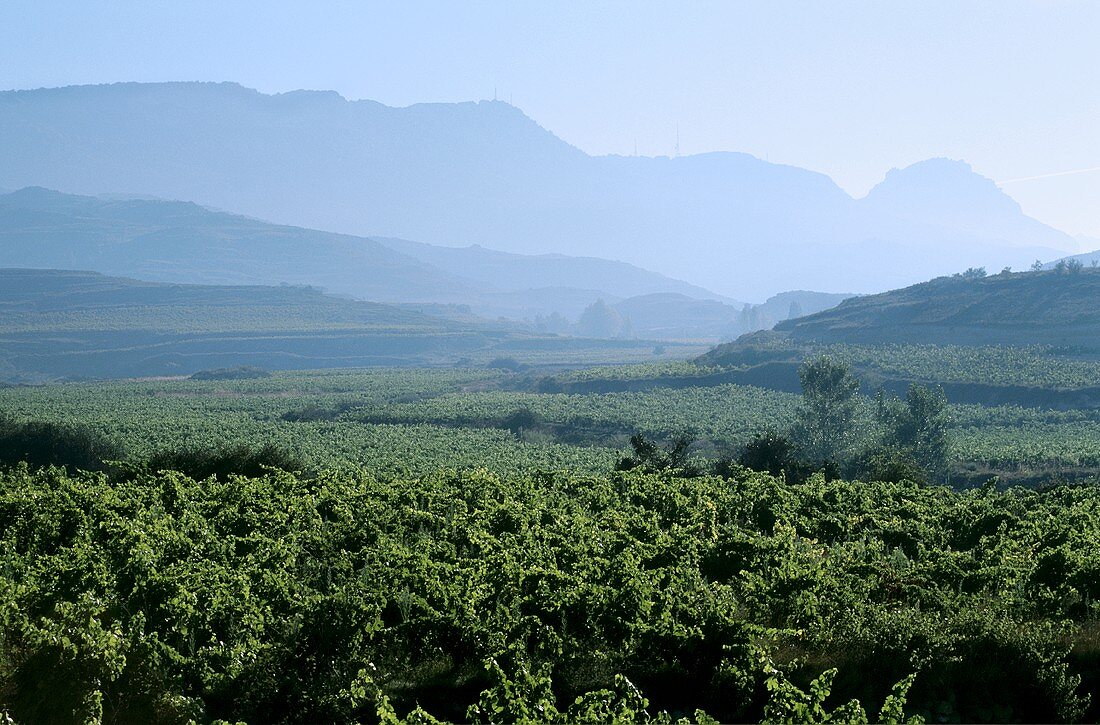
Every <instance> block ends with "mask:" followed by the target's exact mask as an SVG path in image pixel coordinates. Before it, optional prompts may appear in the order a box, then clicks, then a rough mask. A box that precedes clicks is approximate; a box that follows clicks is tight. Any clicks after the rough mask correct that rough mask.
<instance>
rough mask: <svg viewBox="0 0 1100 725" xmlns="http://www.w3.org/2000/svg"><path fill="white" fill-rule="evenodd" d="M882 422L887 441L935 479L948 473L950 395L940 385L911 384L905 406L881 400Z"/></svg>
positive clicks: (885, 442) (885, 440) (941, 477)
mask: <svg viewBox="0 0 1100 725" xmlns="http://www.w3.org/2000/svg"><path fill="white" fill-rule="evenodd" d="M878 419H879V423H880V424H881V425H882V426H884V427H885V429H886V432H885V435H884V438H883V444H884V445H885V446H887V447H888V448H890V449H893V450H895V451H898V452H900V453H901V454H902V455H905V456H908V457H910V458H911V459H912V460H913V461H914V462H915V463H916V464H917V466H918V467H919V468H920V469H921V470H923V471H924V472H925V473H926V474H927V475H928V476H930V477H931V478H933V479H935V480H942V479H943V477H944V475H945V474H946V472H947V456H948V450H949V442H948V423H949V420H948V413H947V396H946V395H944V393H943V390H942V389H940V388H929V387H927V386H924V385H911V386H910V387H909V392H908V394H907V395H906V396H905V403H904V405H900V404H894V403H891V402H886V401H882V400H880V403H879V410H878Z"/></svg>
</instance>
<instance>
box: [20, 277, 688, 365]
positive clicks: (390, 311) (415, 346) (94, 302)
mask: <svg viewBox="0 0 1100 725" xmlns="http://www.w3.org/2000/svg"><path fill="white" fill-rule="evenodd" d="M653 347H654V346H653V343H652V342H650V341H645V340H614V341H610V340H578V339H573V338H564V337H556V336H551V335H535V334H531V333H528V332H525V331H524V330H522V329H520V328H518V327H517V326H515V325H509V324H503V323H488V322H484V321H482V322H476V321H475V322H471V321H454V320H448V319H442V318H438V317H433V316H429V315H424V314H420V313H417V312H414V311H410V310H407V309H399V308H396V307H393V306H390V305H382V304H377V303H373V302H360V301H355V300H349V299H344V298H340V297H333V296H330V295H326V294H323V293H321V292H320V291H319V290H316V289H313V288H308V287H302V286H289V285H283V286H278V287H266V286H255V285H248V286H211V285H180V284H163V283H156V282H139V281H136V280H132V279H124V278H118V277H108V276H105V275H101V274H97V273H95V272H79V271H65V270H40V269H0V382H41V381H47V380H55V379H59V378H73V377H80V378H119V377H137V376H152V375H187V374H191V373H194V372H196V371H199V370H205V369H211V368H227V367H234V366H239V365H252V366H259V367H265V368H273V369H303V368H332V367H362V366H371V365H386V366H403V365H418V366H424V365H455V364H461V365H474V366H477V365H484V364H486V363H488V362H489V361H491V360H493V359H496V358H498V357H507V358H518V359H520V360H523V361H529V362H534V363H539V364H547V365H555V364H577V363H578V362H581V361H586V362H589V363H597V362H607V363H623V362H633V361H650V360H660V359H663V358H664V357H670V358H676V357H680V358H682V357H687V356H688V355H691V354H697V353H698V352H699V349H698V347H697V346H696V347H692V346H677V345H675V344H674V343H670V344H666V345H665V347H667V348H668V349H667V350H666V351H665V352H663V353H661V354H660V355H656V354H655V353H654V352H653Z"/></svg>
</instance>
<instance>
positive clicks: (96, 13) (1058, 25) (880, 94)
mask: <svg viewBox="0 0 1100 725" xmlns="http://www.w3.org/2000/svg"><path fill="white" fill-rule="evenodd" d="M120 80H139V81H156V80H233V81H238V82H240V83H242V84H244V85H246V86H250V87H254V88H258V89H260V90H263V91H268V92H274V91H285V90H292V89H297V88H314V89H334V90H337V91H339V92H340V93H341V94H343V95H344V96H346V97H348V98H371V99H375V100H378V101H382V102H383V103H387V104H390V105H407V104H410V103H416V102H421V101H460V100H471V99H478V98H486V97H491V96H492V94H493V89H494V87H495V88H496V89H497V93H498V96H499V97H500V98H502V99H504V100H509V99H512V100H513V102H514V103H515V105H517V106H519V107H520V108H522V109H523V110H524V111H525V112H526V113H527V114H528V115H530V116H531V117H532V118H534V119H535V120H537V121H538V122H539V123H541V124H542V125H544V126H545V127H547V128H548V129H550V130H552V131H553V132H554V133H556V134H557V135H559V136H561V137H562V138H563V139H565V140H566V141H569V142H570V143H573V144H575V145H577V146H579V147H580V148H582V149H584V150H585V151H587V152H589V153H593V154H604V153H622V154H627V153H631V152H632V151H633V149H634V144H635V140H636V142H637V148H638V151H639V153H641V154H646V155H660V154H670V153H672V151H673V148H674V144H675V138H676V129H677V126H679V130H680V148H681V153H698V152H702V151H712V150H734V151H746V152H748V153H752V154H755V155H757V156H760V157H762V158H768V159H770V160H771V161H778V162H783V163H790V164H795V165H798V166H804V167H807V168H810V169H814V170H817V171H822V172H824V173H827V174H829V175H830V176H832V177H833V178H834V179H835V180H836V181H837V182H838V183H839V184H840V185H841V186H843V187H844V188H845V189H847V190H848V191H849V192H851V193H853V194H855V195H862V194H863V193H865V192H866V190H867V189H868V188H869V187H870V186H871V185H872V184H874V183H875V182H877V181H878V180H880V179H881V178H882V176H883V174H884V173H885V172H886V171H887V170H888V169H889V168H890V167H892V166H904V165H907V164H910V163H912V162H914V161H918V160H920V159H924V158H928V157H931V156H949V157H952V158H962V159H965V160H967V161H969V162H971V163H972V164H973V165H974V167H975V169H976V170H978V171H979V172H981V173H983V174H985V175H987V176H990V177H992V178H994V179H997V180H999V181H1005V180H1012V179H1019V178H1025V177H1034V176H1041V175H1045V174H1052V173H1056V172H1063V171H1072V170H1078V169H1097V168H1098V167H1100V2H1096V1H1093V0H1076V1H1071V0H991V1H988V2H964V1H962V0H948V1H944V2H939V1H930V0H926V1H923V2H916V1H913V2H887V1H884V0H878V1H866V2H825V3H817V2H809V1H806V2H775V1H769V2H758V3H757V2H754V3H739V2H691V1H690V0H677V1H670V2H663V3H655V2H634V3H626V2H592V1H585V2H576V3H563V2H553V3H549V2H544V3H534V2H519V1H516V0H512V1H510V2H476V3H458V2H408V1H407V0H403V1H401V2H398V1H396V0H395V1H394V2H392V3H372V2H324V1H319V0H311V1H310V2H304V1H303V2H296V3H290V2H277V1H276V0H266V2H252V1H248V2H245V1H233V0H221V1H219V2H207V1H206V0H186V1H177V2H164V1H162V0H141V1H140V2H138V1H135V0H91V1H85V2H81V3H77V2H71V1H64V2H62V1H56V0H3V2H2V3H0V88H34V87H40V86H56V85H68V84H78V83H102V82H109V81H120ZM1005 189H1006V191H1009V192H1010V193H1011V194H1012V195H1013V196H1014V197H1016V198H1017V199H1018V200H1019V201H1020V202H1021V203H1022V204H1023V205H1024V208H1025V210H1026V211H1028V212H1029V213H1031V214H1032V215H1034V216H1036V217H1038V218H1040V219H1042V220H1043V221H1046V222H1048V223H1050V224H1053V225H1055V226H1058V227H1060V228H1062V229H1064V230H1066V231H1068V232H1071V233H1078V234H1081V233H1084V234H1089V235H1092V236H1096V237H1100V170H1093V171H1090V172H1086V173H1079V174H1070V175H1064V176H1055V177H1050V178H1044V179H1035V180H1031V181H1019V182H1016V183H1010V184H1007V185H1006V186H1005Z"/></svg>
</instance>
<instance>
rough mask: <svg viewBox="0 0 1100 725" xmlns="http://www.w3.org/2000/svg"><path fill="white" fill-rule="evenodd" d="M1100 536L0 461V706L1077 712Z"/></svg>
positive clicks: (485, 480) (671, 493) (773, 715)
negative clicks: (124, 476)
mask: <svg viewBox="0 0 1100 725" xmlns="http://www.w3.org/2000/svg"><path fill="white" fill-rule="evenodd" d="M1097 542H1100V489H1097V488H1095V487H1062V488H1058V489H1052V490H1050V491H1045V492H1037V491H1023V490H1010V491H1006V492H997V491H995V490H993V489H989V488H987V489H981V490H972V491H967V492H955V491H951V490H950V489H946V488H942V487H934V486H926V487H918V486H915V485H913V484H910V483H905V482H903V483H853V482H848V481H842V480H837V481H832V482H830V483H828V484H826V483H825V481H824V480H823V478H822V477H820V476H814V477H811V478H809V479H807V480H806V481H804V482H801V483H794V482H784V481H782V480H780V479H776V478H773V477H771V476H768V475H766V474H757V473H752V472H749V471H744V470H742V471H741V472H740V473H738V474H737V475H735V476H733V477H732V478H729V479H723V478H716V477H708V476H701V477H696V478H683V477H681V476H677V475H674V474H669V473H665V474H642V473H638V472H634V471H632V472H627V473H616V474H612V475H605V476H570V475H565V474H554V475H551V474H539V475H533V476H508V477H498V476H494V475H491V474H488V473H486V472H470V473H466V474H461V475H456V474H436V475H433V476H430V477H426V478H421V479H411V478H398V479H390V480H384V481H381V480H378V479H376V478H374V477H372V476H370V475H368V474H365V473H363V472H354V471H344V472H325V473H321V474H319V475H317V476H315V477H311V478H305V477H301V476H298V475H296V474H291V473H286V472H279V471H271V472H268V473H266V474H265V475H263V476H262V477H255V478H248V477H231V478H228V479H222V478H221V477H218V478H211V479H207V480H205V481H195V480H193V479H191V478H188V477H185V476H182V475H180V474H178V473H173V472H164V473H157V474H143V475H139V476H138V477H136V478H134V479H133V480H127V481H117V480H116V481H112V480H109V479H108V478H107V477H105V476H104V475H103V474H90V473H89V474H79V475H69V474H66V473H64V472H63V471H61V470H59V469H45V470H41V471H38V472H34V471H31V470H30V469H27V468H25V467H24V468H16V469H12V470H11V471H8V472H6V473H2V474H0V642H2V643H3V647H2V648H0V709H7V710H8V711H9V712H10V713H11V714H12V716H13V717H14V718H15V720H16V721H17V722H37V721H71V720H76V719H81V720H83V719H87V720H95V719H97V718H100V717H101V718H102V720H103V721H104V722H106V721H113V722H150V721H157V722H181V723H182V722H187V721H188V720H191V719H194V720H196V721H200V722H202V721H210V720H215V719H224V720H229V721H242V720H243V721H249V722H289V721H325V722H355V721H374V720H376V719H377V720H381V721H383V722H398V721H402V720H403V721H406V722H433V719H432V718H441V719H444V720H464V719H467V718H473V719H481V720H484V721H492V722H499V721H514V720H532V721H551V722H553V721H561V722H576V721H582V722H583V721H606V720H608V719H620V720H622V721H626V722H631V721H633V722H662V723H663V722H672V721H679V719H681V718H694V719H697V720H699V721H701V722H703V721H706V722H709V721H708V720H707V717H706V716H705V715H704V714H702V712H698V711H703V712H705V713H710V714H711V715H713V716H714V717H715V718H717V719H718V720H721V721H752V720H757V719H759V718H761V717H764V716H765V715H767V716H768V717H769V719H780V720H792V721H794V720H799V719H801V720H806V719H810V720H820V719H823V718H824V717H825V716H829V717H831V718H833V719H837V718H841V717H849V718H855V717H856V716H858V715H859V713H860V712H864V711H863V709H862V708H863V705H860V708H861V709H860V710H858V711H857V710H856V709H855V708H854V707H853V706H842V707H841V708H840V709H839V710H838V709H836V708H835V707H832V706H829V705H828V702H829V701H832V700H833V699H834V698H835V702H838V703H846V702H849V701H851V700H858V702H859V703H865V704H866V705H867V707H866V712H871V711H878V712H880V713H881V714H880V719H881V720H883V721H895V722H897V721H902V720H904V719H905V717H907V716H909V715H911V714H920V715H923V716H925V717H927V718H928V719H929V720H948V721H952V720H954V721H958V720H962V721H1008V720H1024V721H1056V720H1079V719H1082V718H1085V717H1090V718H1094V717H1095V716H1096V712H1097V711H1096V710H1095V709H1093V710H1089V709H1088V708H1089V707H1094V705H1090V704H1089V703H1090V701H1089V689H1092V690H1095V684H1086V683H1095V682H1096V681H1097V679H1096V678H1097V677H1098V676H1100V671H1098V670H1097V668H1096V663H1095V662H1094V661H1092V662H1091V664H1090V661H1089V660H1087V659H1080V658H1076V659H1070V658H1067V653H1068V652H1069V651H1070V650H1071V649H1075V648H1076V649H1079V648H1081V647H1087V646H1089V644H1088V643H1089V642H1090V641H1091V640H1090V639H1089V637H1092V636H1093V635H1090V634H1089V633H1088V632H1089V630H1088V628H1087V625H1088V623H1089V622H1092V621H1095V620H1096V619H1097V618H1098V617H1100V609H1098V608H1097V607H1098V605H1097V602H1098V601H1100V576H1098V575H1097V564H1096V562H1097V561H1100V549H1098V548H1097V546H1098V544H1097ZM486 663H488V669H486ZM769 663H771V664H769ZM769 668H770V669H769ZM776 669H779V670H781V671H782V672H783V673H784V675H783V677H782V679H780V678H779V677H777V676H775V675H776V673H775V671H774V670H776ZM834 669H835V670H836V673H835V675H832V674H830V675H829V676H828V677H827V678H824V679H822V678H820V677H818V676H819V675H820V674H821V672H822V671H823V670H834ZM769 672H770V673H771V674H768V673H769ZM913 673H916V675H917V676H916V679H915V680H914V679H912V678H910V676H911V675H912V674H913ZM769 678H771V679H772V680H773V682H772V684H771V685H770V686H769V684H768V680H769ZM813 678H817V679H818V682H817V684H816V685H809V684H808V683H809V682H810V681H811V680H812V679H813ZM899 681H901V685H900V686H899V685H898V683H899ZM643 693H644V695H643ZM880 705H881V709H879V706H880ZM765 708H768V710H767V711H765ZM864 717H865V716H864Z"/></svg>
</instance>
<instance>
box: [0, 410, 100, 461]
mask: <svg viewBox="0 0 1100 725" xmlns="http://www.w3.org/2000/svg"><path fill="white" fill-rule="evenodd" d="M117 457H118V451H117V450H116V449H115V447H114V446H113V445H111V444H110V443H109V442H108V441H107V440H106V439H105V438H104V437H102V436H100V435H98V434H96V433H95V432H94V431H92V430H90V429H88V428H87V427H84V426H78V425H69V424H63V423H51V422H46V421H27V422H17V421H13V420H10V419H7V418H4V417H0V466H11V465H14V464H16V463H19V462H23V461H25V462H27V463H29V464H30V465H32V466H62V467H65V468H68V469H70V470H77V469H80V470H85V471H96V470H101V469H102V468H103V467H104V465H105V463H104V462H105V461H107V460H110V459H113V458H117Z"/></svg>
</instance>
